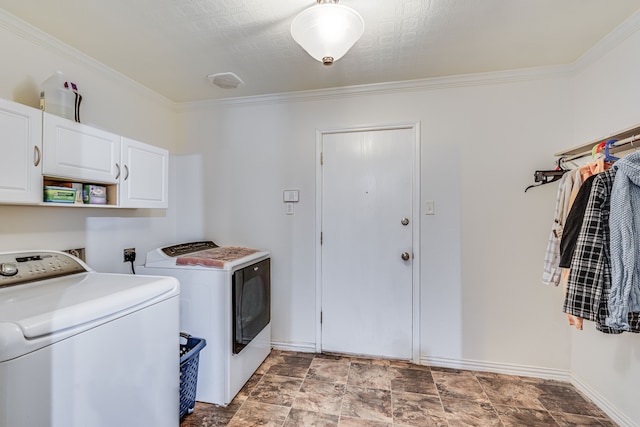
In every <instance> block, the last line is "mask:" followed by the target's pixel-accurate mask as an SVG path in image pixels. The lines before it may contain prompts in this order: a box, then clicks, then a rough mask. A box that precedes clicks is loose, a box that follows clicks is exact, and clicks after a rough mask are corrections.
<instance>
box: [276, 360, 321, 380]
mask: <svg viewBox="0 0 640 427" xmlns="http://www.w3.org/2000/svg"><path fill="white" fill-rule="evenodd" d="M282 359H283V362H282V363H276V364H274V365H272V366H271V367H270V368H269V370H267V374H269V375H282V376H285V377H294V378H304V377H305V376H306V375H307V371H308V370H309V365H311V361H312V360H313V359H312V358H309V357H297V356H282Z"/></svg>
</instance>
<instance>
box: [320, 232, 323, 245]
mask: <svg viewBox="0 0 640 427" xmlns="http://www.w3.org/2000/svg"><path fill="white" fill-rule="evenodd" d="M322 240H323V236H322V231H321V232H320V244H322Z"/></svg>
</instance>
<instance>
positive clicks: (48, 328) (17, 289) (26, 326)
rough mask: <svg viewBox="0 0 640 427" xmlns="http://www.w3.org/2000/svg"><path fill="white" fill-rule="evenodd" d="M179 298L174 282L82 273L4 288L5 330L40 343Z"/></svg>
mask: <svg viewBox="0 0 640 427" xmlns="http://www.w3.org/2000/svg"><path fill="white" fill-rule="evenodd" d="M178 294H179V283H178V282H177V280H175V279H173V278H168V277H149V276H134V275H125V274H108V273H96V272H85V273H79V274H74V275H72V276H66V277H59V278H53V279H47V280H42V281H37V282H31V283H27V284H24V285H20V286H13V287H7V288H2V289H0V307H2V309H1V310H0V326H2V324H3V323H8V324H13V325H16V326H17V327H18V328H19V329H20V331H21V332H22V334H23V335H24V337H25V338H37V337H42V336H45V335H51V334H56V333H60V332H63V331H65V332H69V330H71V329H74V328H77V329H86V328H87V327H93V325H97V324H100V321H101V319H108V318H110V317H111V318H112V317H113V316H114V315H125V314H128V313H129V312H132V311H135V310H138V309H140V308H143V307H145V306H148V305H151V304H154V303H156V302H159V301H163V300H165V299H167V298H170V297H173V296H176V295H178ZM103 321H106V320H103ZM5 326H6V325H5Z"/></svg>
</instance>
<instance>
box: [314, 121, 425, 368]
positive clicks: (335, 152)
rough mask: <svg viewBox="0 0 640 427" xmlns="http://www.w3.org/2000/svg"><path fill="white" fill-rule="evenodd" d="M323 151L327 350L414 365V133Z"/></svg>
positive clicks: (391, 132)
mask: <svg viewBox="0 0 640 427" xmlns="http://www.w3.org/2000/svg"><path fill="white" fill-rule="evenodd" d="M321 144H322V147H321V150H322V154H323V166H322V172H321V175H322V201H321V205H322V212H321V217H322V219H321V221H322V225H321V227H322V244H321V318H322V321H321V322H322V323H321V334H322V338H321V341H322V344H321V346H322V350H323V351H330V352H340V353H351V354H363V355H371V356H382V357H392V358H399V359H411V358H412V337H413V299H412V294H413V282H412V277H413V262H414V261H413V253H414V251H413V227H414V218H413V195H414V184H413V182H414V179H413V176H414V156H415V129H413V128H410V129H380V130H365V131H350V132H342V133H325V134H323V135H322V142H321ZM415 220H417V218H415Z"/></svg>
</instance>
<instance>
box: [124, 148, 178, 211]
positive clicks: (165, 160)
mask: <svg viewBox="0 0 640 427" xmlns="http://www.w3.org/2000/svg"><path fill="white" fill-rule="evenodd" d="M121 164H122V176H121V178H120V202H119V205H120V207H125V208H166V207H168V205H169V202H168V195H169V169H168V168H169V152H168V151H167V150H165V149H163V148H158V147H154V146H152V145H149V144H145V143H142V142H139V141H135V140H133V139H129V138H125V137H122V162H121Z"/></svg>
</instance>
